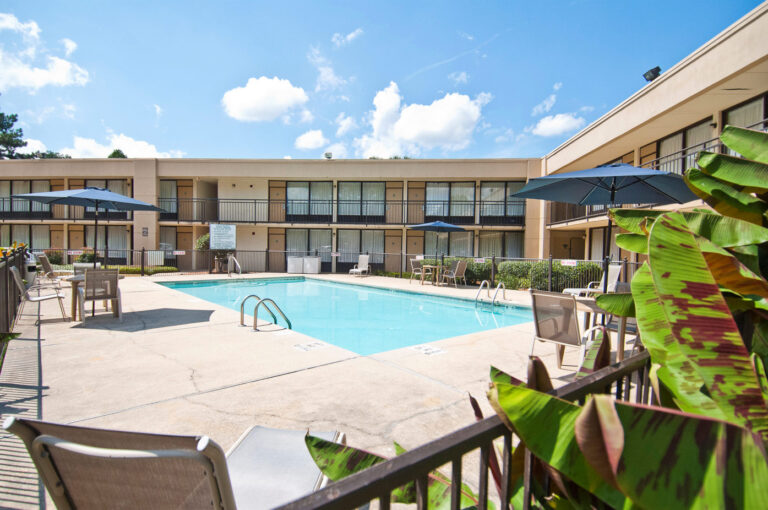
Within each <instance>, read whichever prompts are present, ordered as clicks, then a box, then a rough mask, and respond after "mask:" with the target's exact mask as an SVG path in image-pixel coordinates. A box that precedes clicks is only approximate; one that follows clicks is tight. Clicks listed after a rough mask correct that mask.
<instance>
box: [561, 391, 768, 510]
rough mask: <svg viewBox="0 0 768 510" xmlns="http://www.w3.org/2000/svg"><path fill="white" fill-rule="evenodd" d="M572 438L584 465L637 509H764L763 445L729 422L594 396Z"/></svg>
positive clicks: (767, 498)
mask: <svg viewBox="0 0 768 510" xmlns="http://www.w3.org/2000/svg"><path fill="white" fill-rule="evenodd" d="M575 436H576V440H577V441H578V442H579V445H580V447H581V451H582V452H583V453H584V456H585V458H586V460H587V462H588V463H589V464H590V465H591V466H592V467H593V468H595V470H596V471H598V472H599V473H601V474H603V476H605V477H606V478H607V479H611V480H612V481H614V482H615V483H616V485H617V486H618V487H619V488H620V489H621V491H622V492H623V493H624V494H625V495H626V496H627V497H628V498H629V499H631V500H632V502H633V503H634V504H636V505H638V506H639V507H641V508H673V507H674V508H767V507H768V492H766V491H765V487H766V485H765V484H766V483H768V458H766V456H765V449H764V448H763V446H762V444H761V442H760V440H759V438H757V437H756V436H755V435H754V434H752V433H751V432H749V431H748V430H746V429H743V428H741V427H738V426H736V425H732V424H730V423H727V422H723V421H718V420H713V419H710V418H705V417H702V416H695V415H691V414H684V413H679V412H676V411H669V410H666V409H663V408H649V407H647V406H639V405H633V404H628V403H624V402H619V401H613V400H612V399H611V398H610V397H609V396H607V395H595V396H594V397H593V398H592V399H590V401H589V402H588V403H587V405H586V406H585V408H584V410H583V412H582V413H581V415H580V416H579V418H578V420H577V421H576V432H575ZM649 481H651V483H649Z"/></svg>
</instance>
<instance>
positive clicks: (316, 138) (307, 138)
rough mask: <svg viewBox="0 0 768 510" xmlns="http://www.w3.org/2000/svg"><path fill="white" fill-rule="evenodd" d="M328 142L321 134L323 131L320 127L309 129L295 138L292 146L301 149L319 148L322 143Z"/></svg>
mask: <svg viewBox="0 0 768 510" xmlns="http://www.w3.org/2000/svg"><path fill="white" fill-rule="evenodd" d="M327 143H328V139H327V138H326V137H324V136H323V131H322V130H320V129H311V130H309V131H307V132H306V133H304V134H303V135H300V136H299V137H298V138H296V142H295V143H294V144H293V145H294V147H296V148H297V149H301V150H304V151H306V150H311V149H319V148H320V147H322V146H323V145H325V144H327Z"/></svg>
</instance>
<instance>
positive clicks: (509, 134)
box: [493, 129, 515, 143]
mask: <svg viewBox="0 0 768 510" xmlns="http://www.w3.org/2000/svg"><path fill="white" fill-rule="evenodd" d="M514 136H515V132H514V131H512V130H511V129H506V130H504V132H503V133H502V134H500V135H499V136H497V137H496V138H494V139H493V141H494V142H496V143H505V142H509V141H510V140H512V139H513V138H514Z"/></svg>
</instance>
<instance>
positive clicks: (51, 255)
mask: <svg viewBox="0 0 768 510" xmlns="http://www.w3.org/2000/svg"><path fill="white" fill-rule="evenodd" d="M44 253H45V255H46V256H47V257H48V261H49V262H50V263H51V265H53V264H61V263H62V262H64V259H63V257H62V256H61V252H60V251H52V250H45V251H44Z"/></svg>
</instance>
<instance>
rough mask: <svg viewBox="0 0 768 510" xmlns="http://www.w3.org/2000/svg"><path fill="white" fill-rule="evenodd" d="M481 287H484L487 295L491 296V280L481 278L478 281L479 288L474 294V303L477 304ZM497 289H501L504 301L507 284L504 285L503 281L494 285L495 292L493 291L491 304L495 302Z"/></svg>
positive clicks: (497, 293)
mask: <svg viewBox="0 0 768 510" xmlns="http://www.w3.org/2000/svg"><path fill="white" fill-rule="evenodd" d="M483 287H485V290H486V292H487V293H488V297H489V298H490V297H491V282H490V281H488V280H483V281H482V282H481V283H480V288H479V289H477V294H475V304H477V302H478V300H479V299H480V292H482V291H483ZM499 289H501V290H502V299H504V300H505V301H506V299H507V286H506V285H504V282H499V284H498V285H497V286H496V292H494V293H493V299H491V306H493V305H495V304H496V297H498V295H499Z"/></svg>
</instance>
